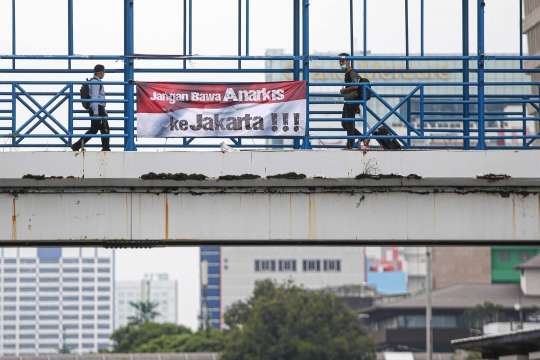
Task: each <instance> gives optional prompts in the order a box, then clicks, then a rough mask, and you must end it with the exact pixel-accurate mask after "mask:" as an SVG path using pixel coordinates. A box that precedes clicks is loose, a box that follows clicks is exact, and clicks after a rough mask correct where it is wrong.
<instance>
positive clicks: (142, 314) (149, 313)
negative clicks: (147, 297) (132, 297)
mask: <svg viewBox="0 0 540 360" xmlns="http://www.w3.org/2000/svg"><path fill="white" fill-rule="evenodd" d="M129 305H131V306H132V307H134V308H135V311H136V312H135V316H130V317H128V320H129V321H130V322H132V323H139V324H142V323H144V322H146V321H154V319H155V318H156V317H158V316H159V315H161V314H160V313H158V312H157V311H156V308H157V307H158V306H159V303H158V302H150V301H138V302H133V301H130V302H129Z"/></svg>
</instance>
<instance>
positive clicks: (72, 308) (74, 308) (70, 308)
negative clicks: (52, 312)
mask: <svg viewBox="0 0 540 360" xmlns="http://www.w3.org/2000/svg"><path fill="white" fill-rule="evenodd" d="M62 310H64V311H78V310H79V306H78V305H64V306H63V307H62Z"/></svg>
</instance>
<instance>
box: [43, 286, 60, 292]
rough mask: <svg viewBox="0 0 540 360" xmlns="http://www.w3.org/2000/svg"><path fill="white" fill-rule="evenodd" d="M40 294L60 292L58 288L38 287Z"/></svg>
mask: <svg viewBox="0 0 540 360" xmlns="http://www.w3.org/2000/svg"><path fill="white" fill-rule="evenodd" d="M39 291H40V292H58V291H60V288H57V287H40V288H39Z"/></svg>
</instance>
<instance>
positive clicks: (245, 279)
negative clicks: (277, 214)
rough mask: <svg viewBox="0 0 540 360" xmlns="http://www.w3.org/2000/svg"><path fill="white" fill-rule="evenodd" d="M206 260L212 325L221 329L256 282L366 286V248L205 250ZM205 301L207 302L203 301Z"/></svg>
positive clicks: (309, 286)
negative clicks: (232, 308)
mask: <svg viewBox="0 0 540 360" xmlns="http://www.w3.org/2000/svg"><path fill="white" fill-rule="evenodd" d="M200 260H201V262H202V261H204V260H206V261H208V286H207V289H206V294H204V291H203V289H202V287H201V309H202V308H204V305H205V304H204V301H205V300H206V303H207V305H208V311H209V315H210V325H211V326H213V327H216V328H218V329H220V328H221V327H222V318H223V312H224V311H225V310H226V309H227V307H228V306H230V305H231V304H233V303H234V302H236V301H239V300H246V299H247V298H248V297H250V296H251V295H252V293H253V289H254V287H255V282H256V281H257V280H263V279H273V280H276V281H277V282H278V283H283V282H284V281H287V280H289V279H290V280H293V281H294V283H295V284H296V285H303V286H304V287H305V288H306V289H322V288H326V287H333V286H342V285H358V284H362V283H364V282H365V265H364V264H365V262H364V247H362V246H358V247H294V246H273V247H221V248H220V247H201V253H200ZM205 296H206V298H205Z"/></svg>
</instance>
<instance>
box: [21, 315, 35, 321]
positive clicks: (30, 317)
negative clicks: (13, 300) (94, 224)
mask: <svg viewBox="0 0 540 360" xmlns="http://www.w3.org/2000/svg"><path fill="white" fill-rule="evenodd" d="M19 320H21V321H28V320H36V316H35V315H20V316H19Z"/></svg>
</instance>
